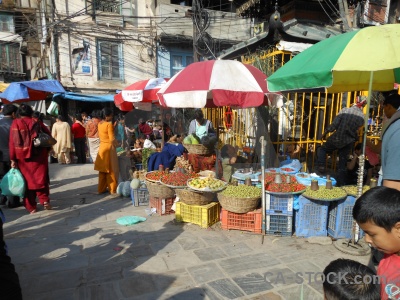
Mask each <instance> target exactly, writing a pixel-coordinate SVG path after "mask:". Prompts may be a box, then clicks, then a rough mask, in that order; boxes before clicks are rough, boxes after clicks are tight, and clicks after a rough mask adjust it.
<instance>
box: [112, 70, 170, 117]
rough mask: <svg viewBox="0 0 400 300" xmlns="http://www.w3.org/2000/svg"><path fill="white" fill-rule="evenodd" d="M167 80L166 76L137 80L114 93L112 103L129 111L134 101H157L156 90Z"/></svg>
mask: <svg viewBox="0 0 400 300" xmlns="http://www.w3.org/2000/svg"><path fill="white" fill-rule="evenodd" d="M167 81H168V78H151V79H146V80H140V81H137V82H135V83H133V84H131V85H130V86H128V87H126V88H124V89H123V90H122V91H121V93H119V94H117V95H115V96H114V103H115V105H116V106H117V107H118V108H119V109H120V110H123V111H130V110H132V109H133V108H134V103H139V102H147V103H152V102H154V101H157V102H158V97H157V92H158V91H159V89H160V88H161V87H162V86H163V85H165V84H166V83H167Z"/></svg>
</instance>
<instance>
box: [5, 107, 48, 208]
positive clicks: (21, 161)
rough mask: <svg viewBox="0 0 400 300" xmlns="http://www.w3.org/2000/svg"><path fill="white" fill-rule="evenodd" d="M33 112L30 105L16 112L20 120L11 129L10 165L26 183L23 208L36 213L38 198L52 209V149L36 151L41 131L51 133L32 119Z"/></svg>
mask: <svg viewBox="0 0 400 300" xmlns="http://www.w3.org/2000/svg"><path fill="white" fill-rule="evenodd" d="M32 114H33V110H32V107H30V106H29V105H27V104H21V105H20V106H19V108H18V110H17V115H18V116H19V118H17V119H14V121H13V123H12V125H11V129H10V140H9V147H10V161H11V168H17V169H19V170H20V171H21V173H22V176H24V179H25V182H26V192H25V196H24V199H23V200H24V206H25V208H26V209H27V210H28V211H29V212H30V213H31V214H33V213H36V211H37V210H36V205H37V204H36V197H37V198H38V199H39V202H40V204H42V205H43V207H44V209H46V210H50V209H52V207H51V205H50V197H49V194H50V188H49V184H50V181H49V161H48V154H49V149H50V148H44V147H34V146H33V143H32V140H33V139H34V138H36V137H37V136H38V134H39V132H40V130H41V131H42V132H44V133H47V134H48V135H51V133H50V131H49V130H48V129H47V127H46V126H44V124H43V123H42V122H37V121H35V120H34V119H33V118H32Z"/></svg>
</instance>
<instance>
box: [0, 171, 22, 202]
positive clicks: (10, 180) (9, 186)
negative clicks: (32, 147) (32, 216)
mask: <svg viewBox="0 0 400 300" xmlns="http://www.w3.org/2000/svg"><path fill="white" fill-rule="evenodd" d="M0 187H1V193H2V194H3V195H4V196H19V197H23V196H24V194H25V189H26V185H25V180H24V177H23V176H22V174H21V172H20V171H19V170H18V169H14V168H12V169H10V171H8V172H7V174H6V175H4V177H3V179H2V180H1V185H0Z"/></svg>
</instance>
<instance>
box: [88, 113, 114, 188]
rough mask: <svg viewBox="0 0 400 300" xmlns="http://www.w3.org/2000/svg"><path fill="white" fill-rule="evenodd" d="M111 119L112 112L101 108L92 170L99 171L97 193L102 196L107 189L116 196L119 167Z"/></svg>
mask: <svg viewBox="0 0 400 300" xmlns="http://www.w3.org/2000/svg"><path fill="white" fill-rule="evenodd" d="M112 118H113V113H112V110H111V109H110V108H108V107H106V108H103V111H102V120H101V121H100V123H99V126H98V128H99V138H100V148H99V153H98V154H97V157H96V162H95V164H94V169H95V170H96V171H99V184H98V187H97V192H98V193H99V194H103V193H105V192H106V191H107V189H108V191H109V193H110V194H111V195H117V186H118V175H119V167H118V157H117V150H116V147H117V140H116V139H115V133H114V126H113V124H112Z"/></svg>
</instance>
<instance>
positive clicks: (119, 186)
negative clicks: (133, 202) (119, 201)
mask: <svg viewBox="0 0 400 300" xmlns="http://www.w3.org/2000/svg"><path fill="white" fill-rule="evenodd" d="M124 184H125V182H120V183H119V184H118V186H117V194H118V195H120V196H122V190H123V189H124Z"/></svg>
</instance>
